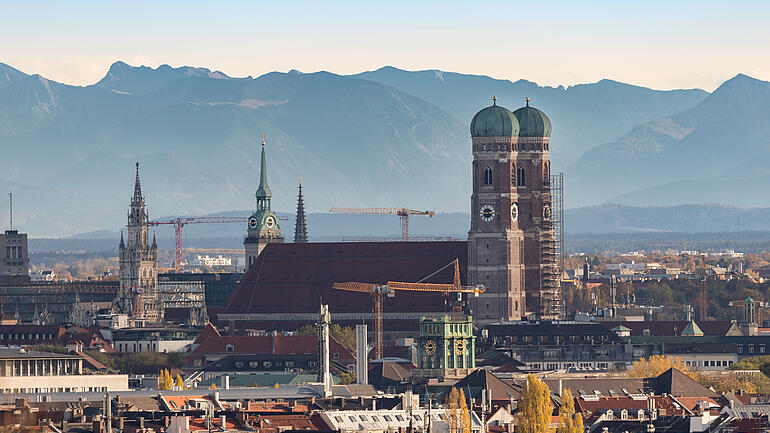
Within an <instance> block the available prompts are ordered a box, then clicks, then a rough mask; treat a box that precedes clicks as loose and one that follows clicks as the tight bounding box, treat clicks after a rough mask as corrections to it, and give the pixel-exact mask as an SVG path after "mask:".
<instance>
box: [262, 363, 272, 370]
mask: <svg viewBox="0 0 770 433" xmlns="http://www.w3.org/2000/svg"><path fill="white" fill-rule="evenodd" d="M262 365H264V366H265V368H270V366H271V365H273V363H272V362H270V361H265V362H263V363H262Z"/></svg>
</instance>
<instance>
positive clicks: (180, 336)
mask: <svg viewBox="0 0 770 433" xmlns="http://www.w3.org/2000/svg"><path fill="white" fill-rule="evenodd" d="M196 335H197V331H196V330H192V329H185V328H149V327H143V328H124V329H115V330H113V331H112V347H113V348H115V350H117V351H118V352H121V353H125V352H160V353H169V352H183V351H184V350H185V349H186V348H187V346H189V345H190V344H192V343H193V342H194V341H195V337H196Z"/></svg>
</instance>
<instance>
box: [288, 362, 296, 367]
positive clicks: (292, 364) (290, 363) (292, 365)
mask: <svg viewBox="0 0 770 433" xmlns="http://www.w3.org/2000/svg"><path fill="white" fill-rule="evenodd" d="M286 366H287V367H294V361H286Z"/></svg>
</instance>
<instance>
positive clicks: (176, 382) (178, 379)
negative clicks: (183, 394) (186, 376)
mask: <svg viewBox="0 0 770 433" xmlns="http://www.w3.org/2000/svg"><path fill="white" fill-rule="evenodd" d="M174 386H176V387H177V388H178V389H180V390H182V389H184V380H182V376H181V375H180V374H179V373H177V374H176V380H174Z"/></svg>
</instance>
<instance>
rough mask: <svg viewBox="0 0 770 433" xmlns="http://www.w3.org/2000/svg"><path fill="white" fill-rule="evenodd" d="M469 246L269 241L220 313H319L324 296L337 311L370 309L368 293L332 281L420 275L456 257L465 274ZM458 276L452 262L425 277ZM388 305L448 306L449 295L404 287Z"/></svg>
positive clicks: (412, 308)
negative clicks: (414, 291)
mask: <svg viewBox="0 0 770 433" xmlns="http://www.w3.org/2000/svg"><path fill="white" fill-rule="evenodd" d="M467 249H468V244H467V242H329V243H307V244H292V243H286V244H277V243H271V244H267V246H266V247H265V249H264V250H263V251H262V253H261V254H260V255H259V257H258V258H257V261H256V263H255V264H254V265H253V266H252V267H251V268H249V270H248V271H247V272H246V274H245V275H244V276H243V278H242V279H241V281H240V283H239V284H238V286H237V287H236V288H235V290H234V291H233V293H232V295H231V296H230V298H229V299H228V300H227V303H226V304H225V308H224V310H223V311H222V313H220V314H238V315H242V314H267V313H269V314H275V313H312V314H317V311H318V305H319V298H322V299H323V301H324V303H326V304H329V309H330V311H332V312H333V313H360V312H366V313H370V312H371V311H372V301H371V297H370V296H369V295H368V294H366V293H353V292H341V291H339V290H335V289H332V283H335V282H344V281H361V282H370V283H386V282H387V281H388V280H391V281H419V280H421V279H423V278H425V277H426V276H428V275H430V274H431V273H433V272H435V271H437V270H438V269H441V268H442V267H444V266H445V265H447V264H449V263H450V262H452V261H453V260H455V259H458V260H459V261H460V270H461V272H460V274H461V276H464V275H467V272H466V263H467ZM453 276H454V273H453V270H452V269H451V267H447V268H446V269H444V270H442V271H441V272H438V273H437V274H436V275H434V276H432V277H431V278H429V279H428V280H426V281H425V282H435V283H447V282H451V281H452V278H453ZM463 284H465V280H464V278H463ZM384 308H385V311H388V312H443V311H444V296H442V295H440V294H436V295H427V296H426V295H425V294H411V293H399V295H398V296H395V297H393V298H385V305H384ZM239 320H240V319H239ZM246 320H248V319H246Z"/></svg>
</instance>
